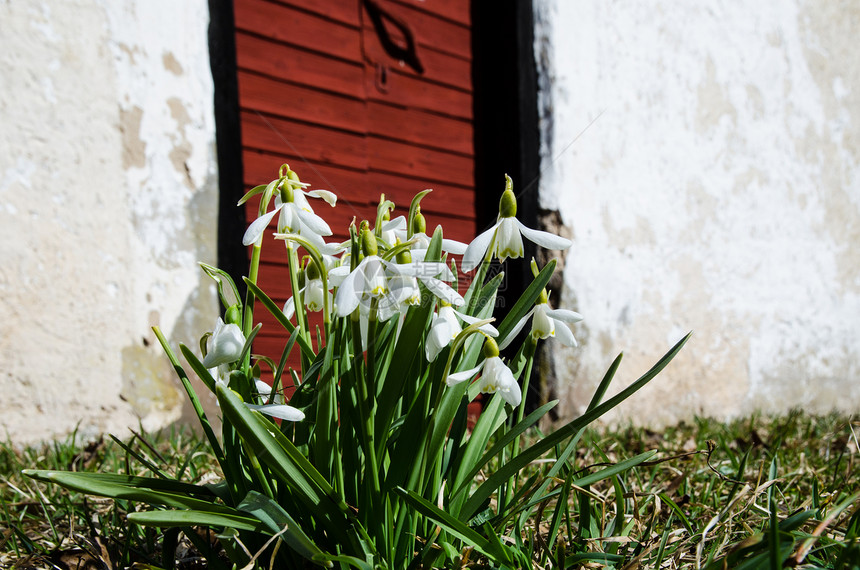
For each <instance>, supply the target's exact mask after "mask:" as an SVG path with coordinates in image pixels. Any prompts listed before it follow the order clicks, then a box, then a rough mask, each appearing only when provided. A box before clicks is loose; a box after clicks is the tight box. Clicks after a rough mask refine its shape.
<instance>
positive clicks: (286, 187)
mask: <svg viewBox="0 0 860 570" xmlns="http://www.w3.org/2000/svg"><path fill="white" fill-rule="evenodd" d="M302 185H303V184H302V183H301V182H298V181H294V180H284V181H283V182H282V183H281V186H280V192H278V194H277V195H276V196H275V209H274V210H272V211H271V212H269V213H267V214H263V215H262V216H260V217H259V218H257V219H256V220H254V221H253V222H251V225H250V226H248V229H247V230H246V231H245V235H244V236H242V245H251V244H252V243H259V241H260V239H261V238H262V237H263V232H265V231H266V228H267V227H268V225H269V223H270V222H271V221H272V219H273V218H274V217H275V215H276V214H280V217H279V218H278V232H277V233H282V234H283V233H293V234H299V235H301V236H303V237H306V238H307V239H308V240H309V241H311V242H313V243H314V244H315V245H320V246H321V247H324V246H325V243H324V241H323V239H322V236H330V235H332V231H331V228H329V226H328V224H327V223H325V220H323V219H322V218H321V217H319V216H318V215H316V214H315V213H314V211H313V208H311V206H310V204H309V203H308V200H307V198H305V196H310V197H312V198H321V199H322V200H325V201H326V202H327V203H328V204H329V205H331V206H334V205H335V204H336V203H337V196H336V195H335V194H334V193H333V192H329V191H328V190H311V191H309V192H307V191H305V190H303V189H302V188H301V187H300V186H302ZM293 186H295V188H293Z"/></svg>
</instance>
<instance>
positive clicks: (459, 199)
mask: <svg viewBox="0 0 860 570" xmlns="http://www.w3.org/2000/svg"><path fill="white" fill-rule="evenodd" d="M368 176H369V178H370V182H369V185H370V186H372V187H373V188H374V190H376V191H377V193H379V192H382V193H384V194H385V197H386V198H388V199H389V200H391V201H393V202H394V203H395V204H397V205H398V206H400V207H401V208H403V209H407V208H409V203H410V202H411V201H412V197H413V196H415V194H417V193H418V192H421V191H422V190H426V189H428V188H429V189H432V190H433V191H432V192H430V194H428V195H426V196H425V197H424V199H423V200H422V201H421V211H422V212H423V213H424V216H425V217H426V218H427V224H428V227H430V224H431V223H432V224H433V226H432V227H436V224H439V223H442V224H444V222H443V221H442V220H443V219H444V216H454V217H457V218H459V219H468V220H474V218H475V191H474V189H473V188H471V187H467V188H464V187H461V186H452V185H449V184H442V183H437V184H431V183H424V182H423V181H416V180H412V179H411V178H406V177H404V176H400V175H396V174H388V173H384V172H371V173H370V174H369V175H368ZM431 214H432V215H431Z"/></svg>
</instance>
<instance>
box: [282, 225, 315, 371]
mask: <svg viewBox="0 0 860 570" xmlns="http://www.w3.org/2000/svg"><path fill="white" fill-rule="evenodd" d="M286 244H287V254H288V259H289V268H290V288H291V289H292V291H293V307H294V308H295V310H296V325H297V326H298V328H299V335H301V336H302V337H304V338H305V339H306V340H307V341H308V342H309V343H311V339H310V338H309V336H310V335H309V333H308V321H307V318H308V316H307V313H306V312H305V304H304V302H303V301H302V295H301V293H300V292H299V273H298V271H299V254H298V252H297V251H296V246H294V245H293V242H291V241H287V242H286ZM311 346H313V344H312V343H311ZM317 349H319V347H317ZM304 360H305V358H304V357H302V361H304ZM302 368H303V369H306V368H307V366H304V365H303V366H302Z"/></svg>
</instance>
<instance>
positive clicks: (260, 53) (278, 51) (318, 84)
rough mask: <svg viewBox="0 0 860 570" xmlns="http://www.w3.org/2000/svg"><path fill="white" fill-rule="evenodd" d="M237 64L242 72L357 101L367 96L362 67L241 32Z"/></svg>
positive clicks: (237, 50)
mask: <svg viewBox="0 0 860 570" xmlns="http://www.w3.org/2000/svg"><path fill="white" fill-rule="evenodd" d="M236 61H237V65H238V66H239V69H240V70H243V69H244V70H250V71H256V72H257V73H261V74H264V75H268V76H270V77H276V78H279V79H284V80H287V81H293V82H298V83H301V84H305V85H311V86H313V87H315V88H317V89H320V90H323V91H331V92H334V93H340V94H343V95H347V96H350V97H354V98H356V99H364V98H365V95H366V94H365V90H364V81H365V79H364V76H365V72H364V66H363V65H362V64H361V63H350V62H346V61H343V60H341V59H336V58H332V57H327V56H325V55H321V54H318V53H312V52H309V51H306V50H303V49H300V48H297V47H294V46H288V45H284V44H280V43H277V42H273V41H269V40H266V39H263V38H259V37H256V36H252V35H248V34H246V33H244V32H241V31H240V32H237V33H236ZM285 104H289V103H288V102H285Z"/></svg>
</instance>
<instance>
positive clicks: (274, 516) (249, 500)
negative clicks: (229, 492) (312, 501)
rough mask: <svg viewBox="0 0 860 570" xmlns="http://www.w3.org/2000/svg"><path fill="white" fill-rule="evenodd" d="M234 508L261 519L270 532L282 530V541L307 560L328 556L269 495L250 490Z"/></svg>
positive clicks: (275, 532) (274, 532)
mask: <svg viewBox="0 0 860 570" xmlns="http://www.w3.org/2000/svg"><path fill="white" fill-rule="evenodd" d="M236 508H237V509H238V510H240V511H242V512H245V513H248V514H249V515H251V516H253V517H254V518H255V519H257V520H259V521H261V522H262V523H263V524H265V525H266V528H268V529H269V530H270V531H271V532H272V534H277V533H279V532H282V533H283V534H281V537H282V539H283V541H284V542H285V543H287V545H289V546H290V547H291V548H292V549H293V550H295V551H296V552H298V553H299V554H300V555H302V556H304V557H305V558H307V559H308V560H318V559H320V558H328V556H329V555H328V554H326V553H325V552H323V551H322V550H320V548H319V547H318V546H317V545H316V544H314V542H313V541H312V540H311V539H310V538H308V535H306V534H305V533H304V531H303V530H302V528H301V526H299V524H298V523H297V522H296V521H295V520H294V519H293V517H291V516H290V515H289V513H287V511H285V510H284V509H283V508H281V506H280V505H279V504H278V503H276V502H275V501H273V500H272V499H270V498H269V497H266V496H265V495H261V494H260V493H257V492H256V491H251V492H249V493H248V495H247V496H246V497H245V499H244V500H243V501H242V502H241V503H240V504H239V505H238V506H237V507H236ZM285 529H286V530H285Z"/></svg>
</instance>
